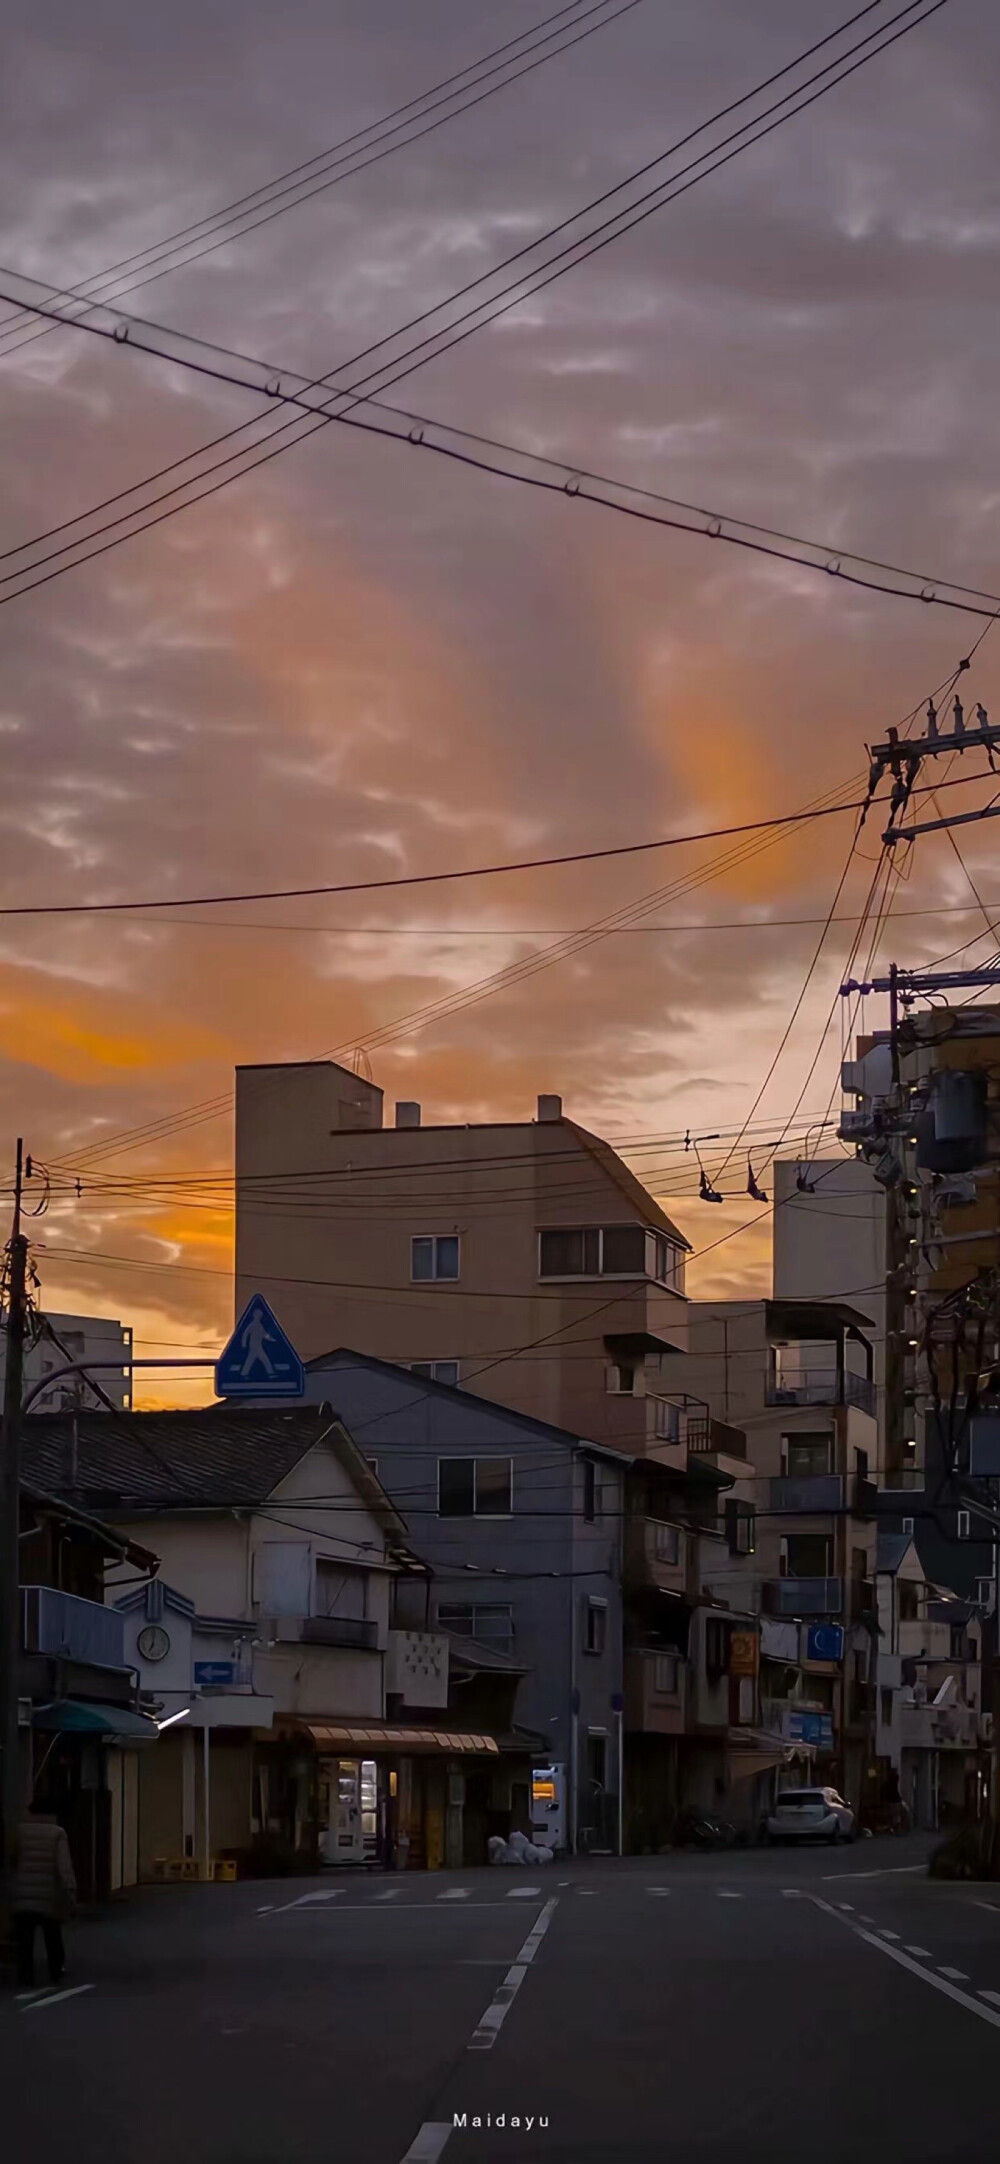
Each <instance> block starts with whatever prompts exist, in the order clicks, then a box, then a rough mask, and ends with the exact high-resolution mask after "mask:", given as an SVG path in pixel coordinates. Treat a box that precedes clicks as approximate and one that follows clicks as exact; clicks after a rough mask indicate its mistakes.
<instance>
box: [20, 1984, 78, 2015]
mask: <svg viewBox="0 0 1000 2164" xmlns="http://www.w3.org/2000/svg"><path fill="white" fill-rule="evenodd" d="M93 1988H94V1986H93V1984H71V1985H70V1987H69V1989H68V1990H67V1991H51V1992H50V1993H49V1995H48V1997H47V1998H44V1999H29V2000H28V2003H27V2005H26V2006H22V2007H21V2008H20V2012H21V2013H22V2014H37V2012H38V2009H39V2007H40V2006H58V2005H59V2002H60V2000H61V1999H78V1998H79V1996H80V1993H81V1991H93Z"/></svg>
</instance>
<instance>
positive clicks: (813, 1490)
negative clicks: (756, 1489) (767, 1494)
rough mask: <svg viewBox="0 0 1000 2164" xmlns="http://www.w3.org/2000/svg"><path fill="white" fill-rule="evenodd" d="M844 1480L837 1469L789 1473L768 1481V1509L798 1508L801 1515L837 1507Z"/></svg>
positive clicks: (842, 1497) (838, 1506) (815, 1513)
mask: <svg viewBox="0 0 1000 2164" xmlns="http://www.w3.org/2000/svg"><path fill="white" fill-rule="evenodd" d="M843 1502H844V1481H843V1476H842V1475H841V1474H840V1473H800V1474H789V1475H786V1476H784V1477H783V1478H782V1479H780V1480H772V1482H771V1509H772V1510H786V1511H801V1512H802V1513H803V1515H804V1516H811V1515H821V1514H822V1512H823V1511H828V1510H841V1509H842V1508H843Z"/></svg>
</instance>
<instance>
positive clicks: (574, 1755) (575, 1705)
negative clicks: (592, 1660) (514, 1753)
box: [567, 1578, 580, 1856]
mask: <svg viewBox="0 0 1000 2164" xmlns="http://www.w3.org/2000/svg"><path fill="white" fill-rule="evenodd" d="M579 1755H580V1693H579V1691H578V1689H577V1684H576V1584H575V1581H574V1580H573V1579H572V1578H571V1579H570V1596H569V1822H568V1827H567V1831H568V1834H569V1853H570V1855H571V1856H575V1855H576V1834H577V1815H578V1804H577V1784H578V1779H579Z"/></svg>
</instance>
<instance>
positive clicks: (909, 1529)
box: [902, 1518, 913, 1540]
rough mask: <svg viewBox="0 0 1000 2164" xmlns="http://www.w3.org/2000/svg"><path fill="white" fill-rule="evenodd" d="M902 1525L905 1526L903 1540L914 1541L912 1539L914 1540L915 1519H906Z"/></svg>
mask: <svg viewBox="0 0 1000 2164" xmlns="http://www.w3.org/2000/svg"><path fill="white" fill-rule="evenodd" d="M902 1525H903V1539H904V1540H912V1539H913V1519H912V1518H904V1519H903V1521H902Z"/></svg>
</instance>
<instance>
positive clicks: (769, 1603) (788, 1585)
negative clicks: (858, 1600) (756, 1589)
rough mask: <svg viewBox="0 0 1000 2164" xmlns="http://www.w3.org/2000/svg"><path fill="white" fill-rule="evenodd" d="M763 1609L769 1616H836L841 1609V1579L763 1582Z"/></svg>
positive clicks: (792, 1579) (788, 1579) (777, 1579)
mask: <svg viewBox="0 0 1000 2164" xmlns="http://www.w3.org/2000/svg"><path fill="white" fill-rule="evenodd" d="M764 1596H765V1608H766V1611H767V1613H768V1614H769V1615H778V1616H781V1615H784V1616H807V1615H839V1614H840V1612H841V1610H842V1608H843V1605H844V1581H843V1579H842V1578H767V1579H765V1581H764Z"/></svg>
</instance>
